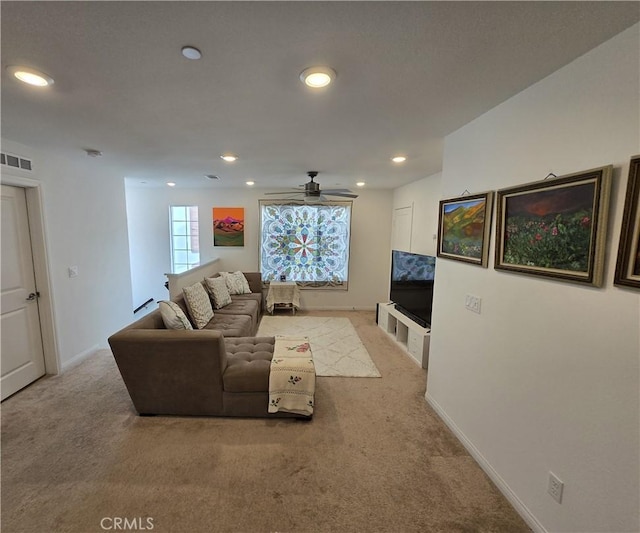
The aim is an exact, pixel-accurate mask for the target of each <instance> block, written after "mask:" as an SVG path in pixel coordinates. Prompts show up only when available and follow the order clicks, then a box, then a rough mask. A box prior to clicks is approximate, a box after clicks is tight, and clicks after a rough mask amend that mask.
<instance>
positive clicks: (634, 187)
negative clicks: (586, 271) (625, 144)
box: [614, 156, 640, 289]
mask: <svg viewBox="0 0 640 533" xmlns="http://www.w3.org/2000/svg"><path fill="white" fill-rule="evenodd" d="M614 283H615V284H616V285H619V286H627V287H634V288H636V289H640V156H636V157H634V158H632V159H631V164H630V165H629V181H628V182H627V196H626V197H625V201H624V211H623V212H622V229H621V231H620V244H619V245H618V262H617V263H616V274H615V278H614Z"/></svg>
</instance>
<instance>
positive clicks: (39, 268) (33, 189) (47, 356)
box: [0, 168, 60, 375]
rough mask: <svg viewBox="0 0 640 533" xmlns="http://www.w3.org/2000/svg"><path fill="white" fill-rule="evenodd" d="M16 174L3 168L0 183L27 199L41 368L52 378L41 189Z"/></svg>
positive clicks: (55, 370) (55, 363)
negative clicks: (20, 189) (38, 318)
mask: <svg viewBox="0 0 640 533" xmlns="http://www.w3.org/2000/svg"><path fill="white" fill-rule="evenodd" d="M17 172H18V171H16V173H15V174H13V173H11V172H7V169H6V168H3V169H2V177H1V178H0V182H1V183H2V185H12V186H14V187H20V188H22V189H24V191H25V196H26V198H27V218H28V220H29V233H30V235H31V249H32V252H33V269H34V272H35V276H36V287H37V290H38V292H39V293H40V298H39V300H38V312H39V315H40V333H41V335H42V349H43V352H44V369H45V372H46V373H47V374H54V375H55V374H59V373H60V356H59V350H58V340H57V337H56V327H55V313H54V308H53V293H52V290H51V277H50V272H49V258H48V254H47V239H46V233H45V224H44V204H43V201H42V186H41V183H40V182H39V181H38V180H35V179H33V178H27V177H24V176H19V175H17Z"/></svg>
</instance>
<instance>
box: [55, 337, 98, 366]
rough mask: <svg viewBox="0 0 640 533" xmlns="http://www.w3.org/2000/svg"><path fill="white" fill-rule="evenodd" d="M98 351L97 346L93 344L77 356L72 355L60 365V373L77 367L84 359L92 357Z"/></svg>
mask: <svg viewBox="0 0 640 533" xmlns="http://www.w3.org/2000/svg"><path fill="white" fill-rule="evenodd" d="M99 349H100V348H99V346H98V345H97V344H95V345H93V346H92V347H91V348H89V349H88V350H85V351H84V352H80V353H79V354H76V355H74V356H73V357H72V358H71V359H69V360H68V361H65V362H64V363H62V369H61V370H62V372H64V371H65V370H68V369H69V368H71V367H72V366H75V365H77V364H78V363H79V362H81V361H82V360H83V359H86V358H87V357H89V356H90V355H93V354H94V353H96V352H97V351H98V350H99Z"/></svg>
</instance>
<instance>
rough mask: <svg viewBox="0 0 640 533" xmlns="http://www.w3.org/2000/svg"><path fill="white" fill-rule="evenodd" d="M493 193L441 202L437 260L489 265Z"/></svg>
mask: <svg viewBox="0 0 640 533" xmlns="http://www.w3.org/2000/svg"><path fill="white" fill-rule="evenodd" d="M492 204H493V191H490V192H483V193H479V194H471V195H468V196H459V197H457V198H449V199H448V200H440V214H439V216H438V251H437V255H438V257H445V258H447V259H455V260H457V261H464V262H466V263H472V264H474V265H480V266H483V267H486V266H487V260H488V258H489V232H490V231H491V215H492V211H491V208H492Z"/></svg>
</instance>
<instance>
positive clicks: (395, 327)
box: [378, 303, 431, 368]
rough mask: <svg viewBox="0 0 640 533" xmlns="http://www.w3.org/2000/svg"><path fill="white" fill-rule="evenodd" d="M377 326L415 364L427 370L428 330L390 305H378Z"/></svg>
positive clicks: (429, 331) (429, 333) (429, 335)
mask: <svg viewBox="0 0 640 533" xmlns="http://www.w3.org/2000/svg"><path fill="white" fill-rule="evenodd" d="M378 326H379V327H381V328H382V329H383V330H384V331H385V332H386V333H387V334H388V335H389V336H390V337H391V338H392V339H394V340H395V341H396V342H397V343H398V344H399V345H400V346H401V347H402V348H403V349H404V351H405V352H406V353H408V354H409V355H410V356H411V359H412V360H413V361H414V362H415V363H417V364H419V365H420V366H421V367H422V368H427V366H428V363H429V341H430V338H431V329H430V328H423V327H422V326H420V325H419V324H417V323H416V322H414V321H413V320H411V319H410V318H409V317H408V316H407V315H405V314H403V313H401V312H400V311H398V310H397V309H396V308H395V306H394V304H391V303H379V304H378Z"/></svg>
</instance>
